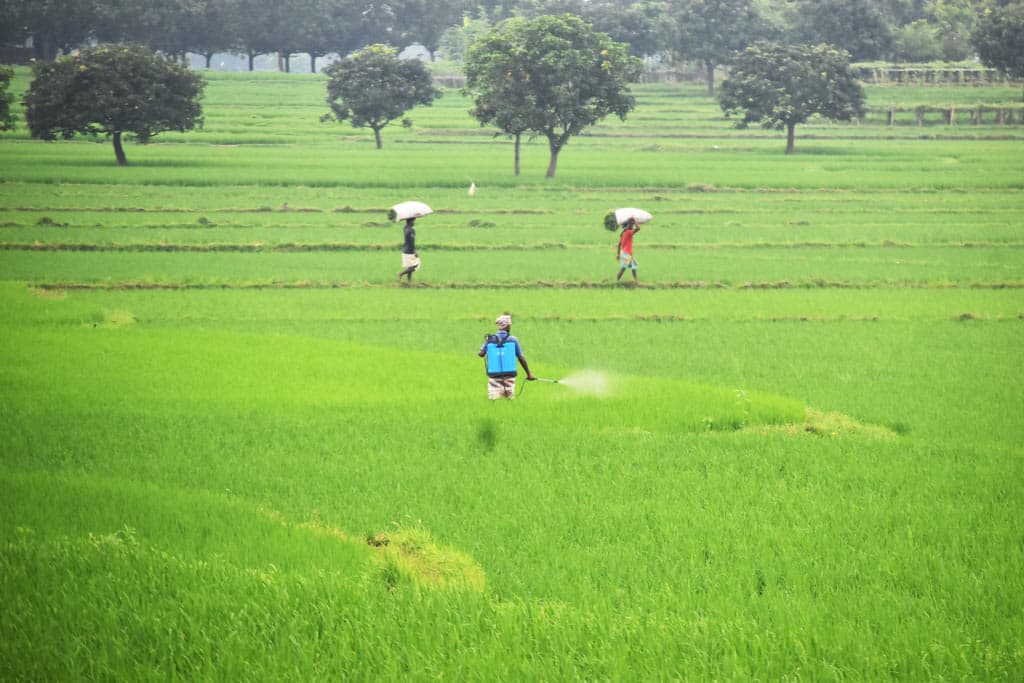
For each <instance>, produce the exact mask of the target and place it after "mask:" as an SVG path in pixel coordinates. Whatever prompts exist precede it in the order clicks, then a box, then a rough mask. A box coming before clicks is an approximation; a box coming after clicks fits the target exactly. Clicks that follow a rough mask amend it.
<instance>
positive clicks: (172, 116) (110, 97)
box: [24, 45, 205, 166]
mask: <svg viewBox="0 0 1024 683" xmlns="http://www.w3.org/2000/svg"><path fill="white" fill-rule="evenodd" d="M33 76H34V78H33V80H32V83H31V84H30V85H29V89H28V92H27V93H26V94H25V100H24V102H25V119H26V121H27V122H28V127H29V131H30V133H31V135H32V137H34V138H40V139H43V140H54V139H56V138H57V137H62V138H64V139H70V138H72V137H74V136H75V135H76V134H79V133H82V134H87V135H108V136H110V137H111V138H112V139H113V143H114V155H115V157H116V158H117V163H118V164H119V165H121V166H124V165H126V164H127V163H128V160H127V159H126V158H125V154H124V149H123V147H122V144H121V136H122V134H124V133H129V134H132V135H134V136H135V137H136V138H137V139H138V140H139V141H140V142H147V141H148V140H149V139H150V138H152V137H153V136H154V135H156V134H157V133H160V132H162V131H168V130H175V131H180V132H184V131H187V130H192V129H193V128H194V127H195V126H196V124H197V123H201V121H202V118H201V117H202V108H201V107H200V105H199V98H200V97H201V96H202V92H203V88H204V86H205V83H204V82H203V79H202V76H200V75H199V74H197V73H195V72H193V71H190V70H189V69H188V68H186V67H184V66H182V65H180V64H176V63H174V62H171V61H170V60H168V59H166V58H165V57H162V56H160V55H158V54H155V53H153V52H152V51H151V50H150V49H149V48H146V47H142V46H138V45H97V46H96V47H93V48H89V49H86V50H83V51H82V52H81V53H80V54H78V55H74V56H69V57H63V58H61V59H60V60H58V61H56V62H49V63H47V62H37V63H36V64H35V66H34V69H33Z"/></svg>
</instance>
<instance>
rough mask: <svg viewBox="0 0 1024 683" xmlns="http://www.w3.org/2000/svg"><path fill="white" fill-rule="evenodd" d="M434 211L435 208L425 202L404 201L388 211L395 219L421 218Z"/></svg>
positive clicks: (392, 218)
mask: <svg viewBox="0 0 1024 683" xmlns="http://www.w3.org/2000/svg"><path fill="white" fill-rule="evenodd" d="M432 213H434V210H433V209H431V208H430V207H429V206H427V205H426V204H424V203H423V202H402V203H401V204H395V205H394V206H392V207H391V210H390V211H388V216H389V217H390V218H391V220H393V221H404V220H407V219H409V218H419V217H420V216H427V215H429V214H432Z"/></svg>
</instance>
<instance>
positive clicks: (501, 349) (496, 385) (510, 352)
mask: <svg viewBox="0 0 1024 683" xmlns="http://www.w3.org/2000/svg"><path fill="white" fill-rule="evenodd" d="M494 324H495V325H497V327H498V331H497V332H495V333H494V334H489V335H487V336H486V337H485V340H484V345H483V346H481V347H480V351H479V353H477V355H478V356H480V357H481V358H483V359H485V363H484V365H485V367H486V369H487V398H489V399H491V400H492V401H493V400H496V399H499V398H507V399H513V398H515V397H516V374H517V372H516V363H517V362H518V364H519V365H522V366H523V370H525V371H526V379H527V380H530V381H533V380H535V379H537V378H536V377H534V376H533V373H532V372H530V366H529V364H528V363H527V362H526V356H524V355H523V349H522V347H521V346H520V345H519V340H518V339H516V338H515V337H513V336H512V316H510V315H508V314H504V315H499V316H498V318H497V319H496V320H495V321H494Z"/></svg>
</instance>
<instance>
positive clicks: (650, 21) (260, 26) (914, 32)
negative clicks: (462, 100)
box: [0, 0, 1022, 87]
mask: <svg viewBox="0 0 1024 683" xmlns="http://www.w3.org/2000/svg"><path fill="white" fill-rule="evenodd" d="M1021 5H1022V0H641V1H631V0H161V1H160V2H152V0H0V43H3V44H6V45H13V44H19V43H22V42H24V41H25V40H26V39H29V38H31V39H32V44H33V46H34V49H35V50H36V57H37V58H38V59H43V60H52V59H54V58H55V56H56V55H57V54H58V53H60V52H64V53H67V52H69V51H71V50H74V49H78V48H81V47H83V46H86V45H88V44H90V43H93V42H130V43H139V44H143V45H147V46H149V47H150V48H152V49H154V50H157V51H159V52H162V53H164V54H166V55H170V56H178V55H184V54H186V53H194V54H201V55H205V56H206V58H207V66H209V59H210V58H211V57H212V55H213V54H215V53H235V54H240V55H247V56H248V57H249V60H250V68H251V65H252V60H253V59H254V58H255V57H256V56H259V55H265V54H276V55H278V56H279V58H280V60H281V68H282V69H283V70H288V69H289V58H290V57H291V56H292V55H295V54H308V55H310V57H311V60H310V63H311V68H312V69H313V70H316V62H317V59H318V58H320V57H323V56H324V55H328V54H339V55H342V56H344V55H347V54H350V53H351V52H353V51H355V50H357V49H360V48H361V47H363V46H366V45H369V44H374V43H381V44H387V45H391V46H394V47H398V48H402V47H406V46H408V45H412V44H420V45H423V46H424V47H425V48H426V49H427V50H428V51H429V52H430V53H431V55H435V54H437V53H438V51H439V50H440V51H441V53H442V54H443V55H444V56H445V57H448V58H451V59H457V60H461V59H462V57H463V56H464V52H465V50H466V49H467V48H468V46H469V44H471V43H472V39H473V37H474V36H477V35H481V34H483V33H485V32H486V30H487V29H488V28H489V27H491V26H493V25H495V24H497V23H498V22H500V21H501V20H503V19H507V18H511V17H519V18H523V19H531V18H536V17H538V16H543V15H561V14H566V13H568V14H573V15H576V16H578V17H580V18H581V19H583V20H584V21H585V22H587V23H589V24H591V25H592V26H593V28H594V29H595V30H597V31H600V32H603V33H607V34H608V35H609V36H611V38H612V39H613V40H615V41H617V42H621V43H626V44H628V45H629V46H630V51H631V53H632V54H633V55H634V56H640V57H649V58H654V59H657V60H661V61H663V62H667V63H673V62H677V61H680V60H685V61H691V62H697V63H699V64H701V65H702V67H704V68H705V69H706V70H707V73H708V74H709V75H708V82H709V87H713V82H712V79H713V71H714V68H715V67H716V66H719V65H726V64H728V63H729V62H730V61H731V59H732V58H733V57H734V56H735V55H737V54H738V53H739V52H740V51H742V50H743V49H745V48H746V47H749V46H750V45H753V44H754V43H755V42H758V41H766V40H767V41H774V42H779V43H804V44H818V43H827V44H830V45H833V46H835V47H837V48H841V49H844V50H846V51H847V52H849V53H850V55H851V57H852V59H853V60H855V61H913V62H922V61H933V60H946V61H957V60H962V59H965V58H969V57H973V56H975V55H976V54H978V52H979V48H978V46H979V45H981V44H986V45H987V44H989V43H991V41H990V40H984V39H982V38H979V37H978V36H977V35H976V34H977V31H978V29H979V25H980V26H981V28H983V29H984V28H985V26H986V17H991V16H992V15H993V13H995V14H996V15H998V16H1002V15H1010V16H1019V14H1020V12H1021V9H1020V7H1021ZM986 11H987V12H988V13H987V14H986Z"/></svg>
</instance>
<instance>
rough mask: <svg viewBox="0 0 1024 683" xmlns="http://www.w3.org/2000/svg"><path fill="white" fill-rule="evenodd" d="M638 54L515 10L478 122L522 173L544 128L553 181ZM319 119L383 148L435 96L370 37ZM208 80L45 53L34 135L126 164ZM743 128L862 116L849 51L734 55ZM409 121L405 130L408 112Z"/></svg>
mask: <svg viewBox="0 0 1024 683" xmlns="http://www.w3.org/2000/svg"><path fill="white" fill-rule="evenodd" d="M641 68H642V64H641V60H639V59H638V58H637V57H634V56H631V55H630V54H629V50H628V46H627V45H625V44H624V43H619V42H616V41H614V40H612V39H611V37H610V36H608V35H607V34H605V33H601V32H598V31H594V30H593V28H592V27H591V26H590V25H589V24H586V23H585V22H584V21H583V20H581V19H580V18H579V17H577V16H575V15H570V14H565V15H560V16H541V17H538V18H536V19H530V20H527V19H522V18H512V19H508V20H506V21H503V22H501V23H500V24H499V25H498V27H496V28H495V29H494V30H493V31H491V32H490V33H489V34H487V35H486V36H485V37H483V38H482V39H481V40H479V41H477V42H476V43H474V45H473V47H472V48H471V50H470V51H469V53H468V55H467V64H466V71H467V85H466V92H467V93H469V94H470V95H472V97H473V98H474V107H473V109H472V110H471V113H472V114H473V115H474V116H475V117H476V118H477V119H478V120H479V121H480V123H481V125H493V126H496V127H497V128H498V130H499V132H500V133H504V134H506V135H509V136H512V137H513V138H514V139H515V145H514V149H515V159H514V163H515V174H516V175H518V174H519V149H520V138H521V136H522V135H523V134H529V135H537V136H543V137H544V138H546V140H547V142H548V149H549V152H550V160H549V164H548V169H547V176H548V177H549V178H550V177H553V176H554V175H555V170H556V167H557V163H558V157H559V154H560V153H561V151H562V150H563V149H564V147H565V145H566V144H567V143H568V142H569V140H570V139H571V138H572V137H573V136H576V135H578V134H579V133H581V132H582V131H583V130H584V129H585V128H587V127H588V126H591V125H593V124H594V123H596V122H598V121H600V120H601V119H603V118H605V117H607V116H609V115H612V114H614V115H616V116H618V117H620V118H622V119H625V118H626V115H627V114H628V113H629V112H630V111H632V109H633V108H634V107H635V105H636V101H635V99H634V98H633V96H632V95H631V94H630V91H629V84H630V83H631V82H633V81H635V80H637V78H638V76H639V74H640V71H641ZM326 73H327V75H328V76H329V79H328V82H327V103H328V105H329V106H330V112H329V113H328V114H325V115H324V117H323V120H330V119H334V120H337V121H339V122H342V121H346V120H347V121H350V122H351V124H352V125H353V126H356V127H369V128H371V129H372V130H373V132H374V137H375V139H376V144H377V147H378V148H380V147H381V145H382V143H381V130H382V129H383V128H384V127H385V126H387V125H388V124H390V123H391V122H392V121H395V120H396V119H399V118H400V117H403V116H404V114H405V113H406V112H407V111H408V110H409V109H411V108H412V107H414V106H416V105H430V104H431V103H432V102H433V100H434V99H435V98H437V97H439V96H440V95H441V93H440V91H438V90H437V89H435V88H434V87H433V82H432V79H431V76H430V73H429V72H428V71H427V69H426V67H425V66H424V65H423V63H422V62H420V61H418V60H403V59H400V58H399V57H398V54H397V50H396V49H395V48H392V47H388V46H385V45H379V44H378V45H371V46H368V47H366V48H363V49H362V50H357V51H356V52H354V53H352V54H350V55H348V56H347V57H344V58H342V59H339V60H337V61H336V62H334V63H333V64H332V65H331V66H330V67H329V68H328V69H327V70H326ZM10 76H11V71H10V70H9V69H0V104H2V105H3V106H2V107H0V128H8V127H10V126H11V125H13V121H12V119H11V117H10V113H9V106H8V105H9V103H10V96H9V95H8V94H7V92H6V89H7V85H8V83H9V82H10ZM203 88H204V81H203V78H202V76H201V75H200V74H199V73H198V72H195V71H192V70H190V69H188V68H187V67H185V66H184V65H182V64H179V63H176V62H173V61H170V60H169V59H167V58H166V57H165V56H163V55H160V54H158V53H154V52H153V51H151V50H150V49H149V48H147V47H144V46H139V45H124V44H101V45H98V46H95V47H92V48H86V49H85V50H83V51H81V52H79V53H77V54H75V55H72V56H68V57H64V58H61V59H58V60H56V61H54V62H37V63H36V65H35V67H34V78H33V81H32V83H31V84H30V86H29V88H28V91H27V92H26V94H25V97H24V105H25V118H26V120H27V122H28V127H29V130H30V132H31V135H32V136H33V137H35V138H40V139H44V140H53V139H57V138H58V137H60V138H65V139H69V138H72V137H74V136H75V135H78V134H91V135H107V136H109V137H111V138H112V140H113V144H114V152H115V156H116V158H117V162H118V164H120V165H125V164H127V159H126V157H125V154H124V150H123V146H122V135H124V134H126V133H127V134H130V135H134V136H135V137H136V138H137V139H138V140H139V141H141V142H146V141H147V140H149V139H150V138H151V137H152V136H154V135H156V134H157V133H159V132H162V131H167V130H176V131H186V130H191V129H192V128H193V127H195V126H196V125H197V124H199V123H201V120H202V119H201V116H202V110H201V108H200V105H199V99H200V97H201V95H202V92H203ZM720 103H721V106H722V109H723V110H724V111H725V112H726V114H727V115H729V116H732V115H739V116H741V119H740V122H739V125H742V126H745V125H747V124H749V123H752V122H760V123H762V125H765V126H766V127H774V128H786V129H787V131H788V142H787V148H786V152H787V153H790V152H792V151H793V138H794V129H795V127H796V125H797V124H799V123H802V122H803V121H806V120H807V118H809V117H810V116H813V115H815V114H820V115H824V116H827V117H831V118H836V119H849V118H851V117H854V116H858V115H860V114H861V113H862V112H863V107H864V93H863V90H862V89H861V87H860V85H859V84H858V83H857V81H856V79H855V78H854V76H853V74H852V72H851V70H850V68H849V55H848V53H846V52H845V51H842V50H837V49H836V48H832V47H830V46H826V45H818V46H813V47H812V46H787V45H779V44H775V43H758V44H757V45H754V46H751V47H748V48H747V49H746V50H744V52H743V53H741V54H740V56H739V57H738V58H737V60H736V66H735V68H734V71H733V75H732V76H730V78H729V80H727V81H725V84H724V86H723V88H722V94H721V95H720ZM403 123H404V124H406V125H408V123H409V121H408V119H404V120H403Z"/></svg>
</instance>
